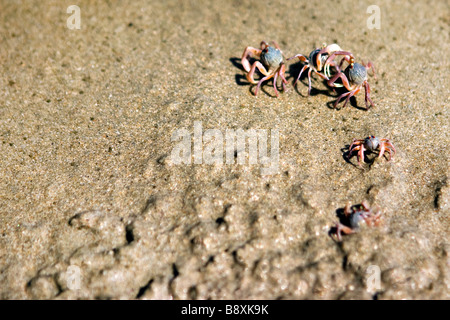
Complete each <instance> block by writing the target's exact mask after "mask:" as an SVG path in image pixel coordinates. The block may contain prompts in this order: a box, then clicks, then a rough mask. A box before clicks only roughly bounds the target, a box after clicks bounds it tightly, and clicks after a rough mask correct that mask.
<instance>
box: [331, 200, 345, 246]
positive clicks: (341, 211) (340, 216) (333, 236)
mask: <svg viewBox="0 0 450 320" xmlns="http://www.w3.org/2000/svg"><path fill="white" fill-rule="evenodd" d="M336 217H337V218H338V220H339V223H341V224H344V225H347V224H348V217H346V216H345V214H344V208H339V209H337V210H336ZM337 233H338V228H337V227H336V225H334V226H332V227H331V228H330V230H328V236H329V237H330V238H331V239H332V240H333V241H334V242H336V243H337V244H338V245H342V244H341V242H340V241H338V239H337V238H336V236H337Z"/></svg>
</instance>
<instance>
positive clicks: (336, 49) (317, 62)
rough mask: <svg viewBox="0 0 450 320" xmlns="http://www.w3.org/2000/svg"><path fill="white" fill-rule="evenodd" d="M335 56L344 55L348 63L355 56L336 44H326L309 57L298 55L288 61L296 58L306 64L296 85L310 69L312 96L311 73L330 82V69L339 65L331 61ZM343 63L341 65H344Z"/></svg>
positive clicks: (309, 89) (309, 83)
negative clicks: (331, 57)
mask: <svg viewBox="0 0 450 320" xmlns="http://www.w3.org/2000/svg"><path fill="white" fill-rule="evenodd" d="M332 54H334V55H333V57H334V56H336V55H337V54H339V55H343V56H344V59H343V60H342V61H344V60H346V61H347V62H348V61H350V58H353V54H352V53H351V52H348V51H343V50H342V49H341V47H340V46H339V45H337V44H335V43H333V44H330V45H328V46H327V45H326V44H325V43H324V44H323V45H322V48H317V49H314V50H313V51H311V53H310V54H309V57H308V58H307V57H306V56H304V55H302V54H296V55H295V56H293V57H291V58H289V59H287V60H288V61H289V60H292V59H294V58H298V59H299V60H300V61H301V62H303V63H305V65H304V66H303V68H302V70H301V71H300V73H299V75H298V77H297V80H295V82H294V85H295V84H296V83H297V81H298V80H299V79H300V77H301V76H302V73H303V72H304V71H305V70H306V69H308V68H309V71H308V95H310V94H311V73H312V72H313V71H314V73H315V74H317V75H318V76H320V77H321V78H322V79H324V80H327V81H328V80H330V77H331V74H330V67H336V68H337V64H336V61H334V59H330V56H331V55H332ZM342 61H341V65H342Z"/></svg>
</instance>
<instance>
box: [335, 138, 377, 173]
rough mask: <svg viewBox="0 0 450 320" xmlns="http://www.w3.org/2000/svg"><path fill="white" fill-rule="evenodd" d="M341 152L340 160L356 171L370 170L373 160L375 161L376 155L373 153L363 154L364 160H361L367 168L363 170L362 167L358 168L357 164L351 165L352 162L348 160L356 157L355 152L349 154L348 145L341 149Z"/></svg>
mask: <svg viewBox="0 0 450 320" xmlns="http://www.w3.org/2000/svg"><path fill="white" fill-rule="evenodd" d="M341 152H342V158H343V159H344V161H345V162H347V163H349V164H351V165H352V166H354V167H355V168H357V169H360V170H362V171H366V170H370V169H371V168H372V165H373V164H374V163H375V160H376V159H377V156H376V153H375V152H372V151H371V152H367V151H366V153H365V154H364V159H363V163H365V164H366V165H367V166H368V169H364V168H362V167H360V166H359V165H358V164H355V163H353V162H352V161H350V158H352V157H354V156H356V154H357V153H356V152H350V145H349V144H346V145H345V147H343V148H341Z"/></svg>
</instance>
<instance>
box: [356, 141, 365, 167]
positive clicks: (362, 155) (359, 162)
mask: <svg viewBox="0 0 450 320" xmlns="http://www.w3.org/2000/svg"><path fill="white" fill-rule="evenodd" d="M364 151H366V148H364V145H361V146H360V148H359V152H358V156H357V158H358V165H359V166H360V167H362V166H361V160H362V161H364Z"/></svg>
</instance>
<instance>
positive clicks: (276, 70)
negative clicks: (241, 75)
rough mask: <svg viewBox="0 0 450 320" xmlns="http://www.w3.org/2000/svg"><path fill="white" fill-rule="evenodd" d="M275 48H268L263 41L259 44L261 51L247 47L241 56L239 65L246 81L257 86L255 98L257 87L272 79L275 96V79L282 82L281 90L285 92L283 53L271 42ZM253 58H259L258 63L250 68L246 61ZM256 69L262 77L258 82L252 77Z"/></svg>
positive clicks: (256, 91)
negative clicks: (242, 69) (243, 71)
mask: <svg viewBox="0 0 450 320" xmlns="http://www.w3.org/2000/svg"><path fill="white" fill-rule="evenodd" d="M272 43H273V44H274V46H275V47H272V46H269V44H268V43H267V42H265V41H262V42H261V49H256V48H253V47H247V48H245V50H244V53H243V54H242V58H241V63H242V66H243V67H244V69H245V71H246V72H247V76H246V77H247V80H248V81H249V82H250V83H252V84H258V86H257V87H256V90H255V96H256V95H257V94H258V90H259V87H260V86H261V84H262V83H263V82H264V81H266V80H269V79H271V78H272V77H273V87H274V89H275V94H276V95H277V97H278V90H277V79H278V77H280V78H281V80H282V85H283V90H286V86H285V84H286V83H287V80H286V78H285V75H284V74H285V72H286V65H285V63H284V57H283V53H282V52H281V49H280V47H279V46H278V44H277V43H276V42H275V41H273V42H272ZM251 56H254V57H257V58H260V60H261V62H260V61H255V62H254V63H253V65H252V66H250V62H249V60H248V58H249V57H251ZM256 68H258V70H259V71H260V72H261V73H262V74H263V75H264V77H263V78H261V79H260V80H259V82H258V81H255V80H254V79H253V75H254V73H255V70H256Z"/></svg>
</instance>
